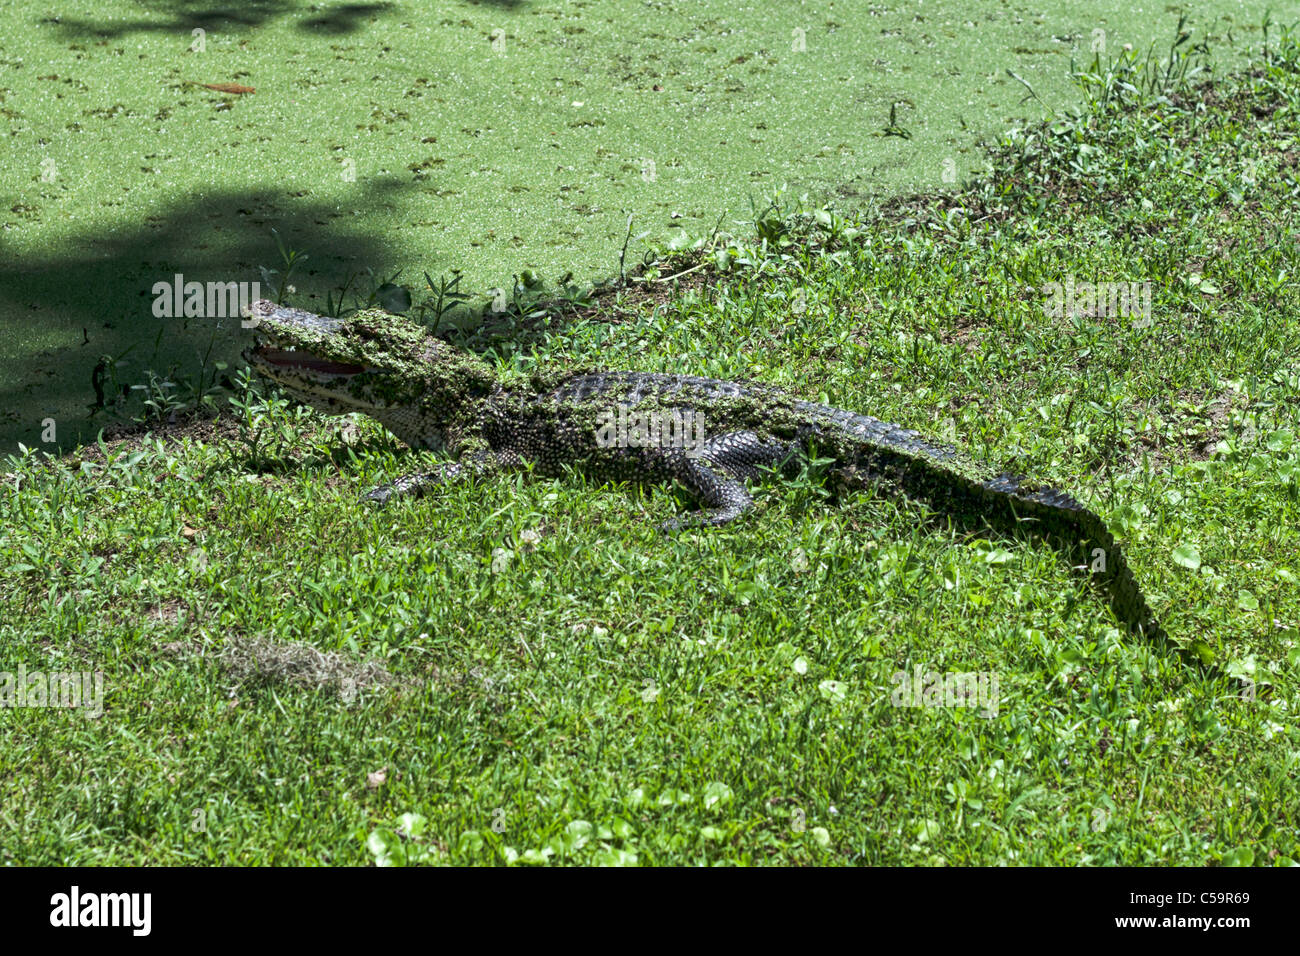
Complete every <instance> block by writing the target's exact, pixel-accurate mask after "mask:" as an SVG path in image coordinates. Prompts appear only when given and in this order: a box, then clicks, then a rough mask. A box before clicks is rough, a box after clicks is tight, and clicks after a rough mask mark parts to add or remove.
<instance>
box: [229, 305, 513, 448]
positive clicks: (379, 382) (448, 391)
mask: <svg viewBox="0 0 1300 956" xmlns="http://www.w3.org/2000/svg"><path fill="white" fill-rule="evenodd" d="M244 316H245V318H246V319H247V322H248V324H249V325H251V326H252V327H253V329H254V335H255V338H256V344H255V345H254V347H253V348H251V349H249V350H247V351H245V352H244V353H243V355H244V359H245V361H247V362H248V364H249V365H250V366H251V367H252V369H253V370H254V371H255V372H257V373H258V374H259V375H262V376H264V377H265V378H268V379H270V380H271V381H273V382H275V383H276V384H278V385H279V386H280V387H281V388H282V389H283V390H284V391H286V392H287V393H289V394H290V395H291V396H293V397H294V398H296V399H297V400H299V401H301V402H304V403H306V404H308V405H311V406H312V407H313V408H316V409H318V410H320V411H322V412H325V413H326V414H329V415H343V414H347V413H349V412H363V413H365V414H366V415H369V416H371V417H372V418H375V419H377V420H379V421H380V422H382V423H383V424H384V425H386V426H387V427H388V428H389V430H390V431H392V432H393V433H394V434H395V435H397V437H398V438H400V439H402V440H403V441H405V442H406V443H407V444H409V445H412V446H413V447H417V448H418V447H434V448H436V447H440V446H441V445H442V443H443V435H444V434H445V431H446V428H447V425H448V424H449V423H450V422H451V421H453V420H454V419H455V418H456V417H457V412H458V411H459V410H461V409H462V408H463V407H464V405H465V404H466V402H467V401H469V400H470V399H472V398H476V397H481V396H483V395H485V394H487V393H488V392H490V391H491V390H492V388H493V386H494V385H495V383H496V379H495V376H494V375H493V373H492V370H491V369H490V368H488V367H487V366H486V365H484V364H483V363H482V362H480V361H479V360H477V359H475V358H474V357H472V356H470V355H467V354H466V353H464V352H461V351H459V350H457V349H455V348H453V347H452V346H450V345H448V344H447V343H446V342H444V341H442V340H441V339H439V338H436V337H435V336H433V335H432V334H430V333H429V332H428V330H427V329H424V328H422V327H421V326H419V325H417V324H416V323H414V322H412V321H411V320H410V319H406V318H403V317H402V316H398V315H390V314H389V313H387V312H384V311H382V310H379V309H371V310H366V311H362V312H357V313H356V314H355V315H352V316H349V317H348V318H346V319H331V318H327V317H325V316H320V315H315V314H313V313H311V312H305V311H303V310H302V309H291V308H287V307H285V306H280V305H276V304H275V303H274V302H270V301H268V300H266V299H259V300H258V301H256V302H254V303H253V304H252V305H250V306H248V307H247V308H246V309H244Z"/></svg>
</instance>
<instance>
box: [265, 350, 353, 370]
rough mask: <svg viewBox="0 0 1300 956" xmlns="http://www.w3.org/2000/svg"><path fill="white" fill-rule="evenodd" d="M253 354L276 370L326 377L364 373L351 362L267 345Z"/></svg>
mask: <svg viewBox="0 0 1300 956" xmlns="http://www.w3.org/2000/svg"><path fill="white" fill-rule="evenodd" d="M253 354H254V355H256V356H257V357H258V358H259V359H261V360H262V361H264V362H266V363H268V364H270V365H274V366H275V367H276V368H285V369H308V370H310V371H313V372H323V373H325V374H327V375H358V374H360V373H361V372H364V371H365V367H364V366H361V365H354V364H352V363H351V362H335V361H333V360H332V359H324V358H321V357H320V356H318V355H312V354H311V353H310V352H300V351H297V350H296V349H277V348H272V347H271V346H269V345H258V346H257V347H256V348H255V349H253Z"/></svg>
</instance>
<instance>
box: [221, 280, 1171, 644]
mask: <svg viewBox="0 0 1300 956" xmlns="http://www.w3.org/2000/svg"><path fill="white" fill-rule="evenodd" d="M246 315H247V316H248V317H249V318H251V319H252V320H254V321H255V322H257V326H256V328H257V332H256V334H257V337H258V339H259V342H258V345H257V347H256V348H254V349H252V350H250V351H247V352H245V353H244V357H245V359H247V361H248V362H249V364H250V365H251V366H252V367H253V369H254V370H255V371H257V372H258V373H259V374H261V375H263V376H265V377H266V378H269V379H271V380H272V381H274V382H276V383H278V384H279V385H280V386H281V388H283V389H284V390H285V391H287V392H288V393H289V394H290V395H292V396H294V397H295V398H297V399H298V400H300V401H302V402H305V403H307V404H309V405H312V406H313V407H315V408H317V409H319V410H321V411H323V412H326V413H328V414H335V415H338V414H345V413H348V412H363V413H365V414H367V415H369V416H371V417H372V418H374V419H376V420H378V421H379V422H381V423H382V424H383V425H385V426H386V427H387V428H388V429H389V430H390V431H391V432H392V433H393V434H394V435H396V436H397V437H398V438H400V439H402V441H404V442H406V443H407V444H408V445H410V446H411V447H412V448H432V449H437V450H441V451H445V452H446V453H447V454H448V455H449V456H450V457H451V458H452V459H453V460H452V461H449V462H446V463H444V464H443V465H442V466H441V467H440V468H438V469H437V470H435V471H432V472H427V473H420V474H411V475H406V476H404V477H402V478H400V479H398V480H397V481H395V482H393V483H392V484H389V485H385V486H382V487H380V488H376V489H375V490H374V491H372V492H370V493H369V495H367V497H368V498H369V499H371V500H373V501H378V502H384V501H387V500H389V499H390V498H392V497H394V496H397V495H419V494H423V493H424V492H425V491H426V490H428V489H429V488H431V487H434V486H436V485H439V484H442V483H444V482H447V481H450V480H454V479H459V478H463V477H472V476H485V475H488V474H491V473H493V472H497V471H501V470H505V469H513V468H521V467H524V466H526V465H532V467H533V468H534V470H536V471H537V472H538V473H540V474H543V475H559V474H562V473H563V470H564V467H565V466H572V467H574V468H576V469H578V470H580V471H582V472H584V473H586V474H589V475H591V476H593V477H595V478H597V479H608V480H613V481H639V482H653V483H657V482H671V481H677V482H679V483H680V484H681V485H682V486H684V487H685V488H686V490H687V491H688V492H689V493H690V494H691V495H692V496H693V497H694V498H695V500H696V501H698V502H699V504H700V505H701V506H702V509H703V510H702V511H701V512H700V513H698V514H697V515H694V516H689V517H682V518H678V519H676V520H674V521H672V522H669V524H668V525H667V526H666V527H668V528H673V529H675V528H680V527H684V526H687V525H692V524H704V525H720V524H724V523H726V522H728V521H731V520H732V519H734V518H736V517H737V516H739V515H740V514H742V513H744V512H745V511H746V510H748V509H749V508H750V507H752V506H753V499H752V498H751V497H750V495H749V492H748V490H747V489H746V487H745V484H746V482H747V481H752V480H756V479H759V478H761V477H763V476H764V474H765V472H766V471H767V470H768V469H777V470H779V471H781V472H782V473H784V474H787V475H788V474H790V472H791V470H792V469H793V470H795V471H797V469H798V467H799V464H800V462H801V461H803V460H806V457H807V455H808V453H809V452H810V451H812V450H815V452H816V455H817V456H818V457H821V458H829V459H831V460H832V461H833V464H832V465H831V466H830V471H831V476H832V478H833V480H834V482H835V483H836V484H837V485H839V486H842V487H847V488H854V487H863V486H866V485H873V486H876V487H877V488H882V489H884V490H885V491H887V492H892V493H894V494H899V495H902V496H905V497H909V498H913V499H917V500H921V501H925V502H927V503H928V504H930V505H931V506H932V507H934V508H935V509H936V510H938V511H941V512H944V513H947V514H952V515H957V516H975V517H978V518H982V519H984V520H986V521H988V522H989V523H990V524H992V525H994V526H995V527H1003V528H1007V527H1017V526H1021V527H1025V528H1027V529H1028V530H1031V531H1033V532H1035V533H1038V534H1041V535H1043V536H1044V537H1046V538H1048V539H1049V540H1051V541H1053V543H1054V544H1056V545H1057V546H1058V547H1060V548H1061V549H1062V550H1063V551H1064V552H1065V553H1066V555H1067V557H1069V558H1071V559H1072V560H1074V559H1081V560H1082V562H1083V563H1084V564H1086V565H1088V566H1089V567H1091V568H1092V570H1093V573H1094V577H1095V579H1096V580H1097V581H1098V583H1099V584H1100V585H1101V586H1102V588H1103V589H1104V590H1105V592H1106V593H1107V594H1108V596H1109V598H1110V602H1111V605H1112V607H1113V609H1114V611H1115V614H1116V616H1117V617H1118V618H1119V619H1120V620H1121V621H1123V622H1124V623H1125V624H1126V625H1127V626H1128V627H1129V628H1130V629H1131V630H1132V631H1133V632H1134V633H1137V634H1144V635H1145V636H1147V637H1150V638H1156V639H1163V638H1164V637H1165V632H1164V630H1163V629H1162V628H1161V627H1160V625H1159V624H1157V623H1156V621H1155V619H1154V617H1153V615H1152V613H1151V610H1150V608H1149V607H1148V606H1147V603H1146V599H1145V598H1144V597H1143V595H1142V591H1141V588H1139V586H1138V584H1137V581H1136V579H1135V578H1134V576H1133V573H1132V572H1131V571H1130V570H1129V568H1128V564H1127V562H1126V561H1125V559H1124V555H1123V553H1122V552H1121V550H1120V548H1119V546H1118V545H1116V543H1115V539H1114V538H1113V536H1112V535H1111V533H1110V531H1109V530H1107V528H1106V524H1105V522H1104V521H1102V519H1101V518H1100V517H1099V516H1098V515H1096V514H1095V513H1093V512H1092V511H1090V510H1088V509H1087V508H1085V507H1084V506H1083V505H1081V504H1079V503H1078V502H1077V501H1075V500H1074V499H1073V498H1071V497H1070V496H1069V495H1067V494H1064V493H1063V492H1060V491H1055V490H1053V489H1051V488H1046V487H1041V486H1037V485H1034V484H1032V483H1030V482H1028V481H1027V480H1025V479H1023V478H1020V477H1015V476H1012V475H1008V474H1005V473H1000V472H997V471H996V470H993V469H990V468H988V467H986V466H984V465H982V464H980V463H978V462H976V461H974V460H973V459H971V458H969V457H967V456H966V455H964V454H962V453H961V452H959V451H958V450H957V449H955V448H951V447H949V446H946V445H941V444H937V443H935V442H932V441H929V440H928V439H926V438H923V437H922V436H921V435H919V434H918V433H917V432H914V431H910V430H908V429H905V428H900V427H898V426H897V425H891V424H889V423H887V422H882V421H880V420H878V419H875V418H871V417H868V416H866V415H858V414H855V413H853V412H848V411H843V410H841V409H838V408H832V407H830V406H827V405H819V404H816V403H814V402H807V401H801V400H800V399H797V398H794V397H793V396H790V395H787V394H785V393H783V392H781V391H779V390H778V389H776V388H774V387H772V386H767V385H761V384H753V383H746V384H738V383H734V382H724V381H718V380H715V379H707V378H696V377H692V376H685V375H657V374H646V373H640V372H602V373H590V374H577V375H572V376H569V377H567V378H565V379H562V380H559V381H558V382H553V383H549V384H544V385H542V386H541V387H540V388H538V389H537V390H509V389H506V388H505V387H503V386H502V384H501V383H500V382H499V381H498V380H497V379H496V376H495V375H494V373H493V372H492V371H491V370H490V369H489V368H488V367H487V366H486V365H484V364H483V363H482V362H481V361H479V360H477V359H475V358H473V357H472V356H469V355H467V354H465V353H463V352H461V351H459V350H457V349H455V348H453V347H452V346H450V345H448V344H447V343H446V342H443V341H442V340H441V339H438V338H436V337H434V336H433V335H431V334H429V333H428V332H427V331H426V330H424V329H422V328H420V327H419V326H417V325H416V324H414V323H412V322H411V321H409V320H407V319H405V318H402V317H401V316H395V315H389V314H388V313H385V312H382V311H379V310H371V311H365V312H359V313H357V314H356V315H354V316H352V317H350V318H348V319H346V320H341V319H329V318H323V317H321V316H318V315H314V314H312V313H310V312H304V311H302V310H299V309H290V308H285V307H283V306H277V305H275V304H274V303H272V302H269V301H267V300H265V299H263V300H260V301H258V302H255V303H254V304H253V305H252V306H251V307H249V309H248V310H246ZM617 406H623V407H625V408H626V409H629V410H630V412H636V413H643V414H644V413H651V412H655V413H660V414H662V415H665V416H668V415H671V414H672V413H674V412H676V413H678V414H679V415H681V416H682V417H683V419H684V420H689V421H691V422H693V423H694V424H695V425H696V427H700V426H701V425H702V429H701V431H700V432H697V433H695V434H696V435H697V436H698V437H700V438H702V442H701V443H700V444H698V445H694V446H693V445H692V432H691V430H690V429H689V428H686V429H680V430H679V431H678V432H675V433H669V434H668V435H667V436H666V437H667V438H668V439H669V441H668V442H665V441H663V440H662V439H663V438H664V437H665V436H664V435H663V434H662V433H661V434H660V436H659V439H660V440H658V441H656V440H655V439H654V438H653V437H651V438H648V439H646V438H643V439H642V442H640V443H638V442H636V440H635V439H636V437H637V433H636V432H635V431H633V432H632V437H633V440H632V441H628V442H620V441H615V442H614V443H613V444H611V443H610V439H611V437H612V435H613V434H616V432H613V433H612V432H611V429H610V427H609V422H610V416H611V414H612V413H614V412H615V410H616V408H617ZM675 436H676V437H679V438H681V439H682V440H681V441H679V442H677V443H675V444H674V442H673V441H672V439H673V438H674V437H675ZM637 444H640V447H636V445H637Z"/></svg>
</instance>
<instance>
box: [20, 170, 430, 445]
mask: <svg viewBox="0 0 1300 956" xmlns="http://www.w3.org/2000/svg"><path fill="white" fill-rule="evenodd" d="M401 188H402V184H401V183H399V182H397V181H385V182H380V183H378V184H376V185H374V186H370V187H368V188H367V192H366V194H365V195H364V197H362V198H361V200H360V201H361V203H362V204H365V205H374V204H384V203H386V202H389V201H392V194H393V193H394V191H397V190H400V189H401ZM353 221H354V220H353V215H352V212H351V210H349V209H340V208H338V207H337V206H336V205H334V204H332V203H307V202H304V201H302V200H297V199H293V198H290V197H287V196H286V195H285V194H284V193H283V192H280V191H277V190H274V189H267V190H259V191H254V192H245V191H241V192H226V193H217V194H210V195H208V196H205V197H203V198H202V199H193V200H186V201H184V202H181V203H178V204H175V205H173V206H172V207H170V208H168V209H167V210H165V211H163V212H160V213H158V214H154V215H150V216H149V217H147V218H145V219H142V220H141V221H139V222H137V223H135V224H132V225H125V226H123V227H122V228H120V229H117V230H115V231H112V232H107V233H105V232H87V233H86V234H83V235H79V236H76V237H74V238H72V239H70V240H68V241H67V242H66V243H61V244H60V245H59V246H58V247H57V248H55V249H53V250H52V251H50V252H48V253H42V254H39V255H24V254H19V253H16V252H14V251H13V250H8V251H6V250H4V249H3V248H2V247H0V340H2V341H3V343H4V345H3V357H4V368H3V372H2V373H0V455H4V454H9V453H12V452H14V451H16V446H17V442H20V441H21V442H22V443H23V444H25V445H27V446H28V447H35V448H43V449H45V450H48V451H54V450H55V448H56V447H62V448H64V449H67V448H70V447H72V446H73V445H74V444H76V443H77V442H78V441H87V440H91V439H93V438H94V436H95V434H96V433H97V431H98V430H99V428H101V427H103V426H104V424H105V423H106V419H105V416H104V414H103V413H102V412H100V413H92V411H91V408H92V406H93V405H94V403H95V401H96V393H95V390H94V388H93V386H92V374H93V372H94V369H95V366H96V365H97V364H98V363H99V360H100V357H101V356H103V355H110V356H114V357H119V356H124V355H125V363H126V364H124V365H123V366H122V367H121V369H120V371H119V377H120V379H121V380H122V381H124V382H129V383H139V382H141V381H142V380H144V379H146V378H147V375H146V374H145V373H146V370H149V369H152V370H154V371H156V372H158V373H159V374H160V375H163V374H166V373H167V372H168V371H169V369H172V368H173V367H174V368H175V369H176V374H177V375H179V376H183V377H189V378H197V373H198V370H199V368H200V367H202V366H203V364H204V359H205V356H206V361H207V363H208V365H209V367H210V366H211V363H213V362H215V361H225V362H228V363H238V362H239V361H240V360H239V352H240V351H241V350H242V349H243V348H246V347H247V345H248V344H249V342H250V340H251V334H250V333H249V331H248V330H246V329H243V328H241V327H240V322H239V320H238V317H237V315H229V316H223V317H211V318H205V317H191V318H184V317H178V318H166V317H159V316H156V315H155V314H154V302H155V298H156V295H155V293H154V285H155V284H156V283H158V282H168V283H170V282H172V281H173V277H174V276H175V275H177V274H180V275H182V276H183V277H184V281H186V282H189V281H198V282H202V283H208V282H213V283H218V282H220V283H228V282H245V283H253V282H262V278H263V277H262V274H261V271H260V268H259V267H262V266H265V267H267V268H270V269H277V270H280V271H283V269H284V266H283V263H282V261H281V256H280V252H279V250H278V249H277V245H276V240H275V236H274V235H273V234H272V232H271V230H272V228H274V229H275V230H276V232H277V233H278V234H279V236H280V238H281V239H282V240H283V242H284V244H285V245H286V246H287V247H288V248H290V249H294V250H297V251H300V252H303V253H305V254H306V255H307V258H306V259H305V260H303V261H301V263H300V264H299V265H298V266H297V267H296V268H295V271H294V274H293V278H292V281H293V282H294V284H295V285H296V286H297V290H298V291H297V293H296V294H295V295H293V296H292V301H293V303H294V304H295V305H299V306H302V307H304V308H308V309H311V310H313V311H318V312H323V311H325V310H326V299H325V296H326V293H327V291H328V290H330V289H336V288H337V287H338V286H339V285H340V283H342V282H343V281H344V280H345V279H346V278H347V277H348V276H349V275H355V274H357V273H361V272H362V271H363V270H365V269H366V268H371V269H373V270H375V272H376V273H378V272H380V271H383V270H386V269H387V270H390V271H396V269H397V268H400V267H401V265H403V264H404V263H403V259H404V257H405V256H407V255H409V249H405V250H404V249H403V248H401V247H400V245H399V244H398V243H397V242H391V241H389V239H388V238H387V237H385V236H382V235H379V236H376V235H370V234H367V233H364V232H361V231H358V230H357V229H356V228H355V227H354V226H353V225H352V223H353ZM418 265H419V266H420V267H421V268H426V269H429V270H430V271H431V272H433V273H434V274H437V273H439V272H441V271H443V270H446V269H447V268H449V266H450V263H449V262H448V261H447V260H446V258H445V257H444V256H442V255H440V254H439V253H438V252H437V251H433V252H431V253H429V258H428V259H425V260H423V261H421V262H420V263H418ZM276 281H277V282H278V281H279V280H278V279H277V280H276ZM259 291H260V294H261V295H263V296H271V297H273V296H274V295H275V292H276V290H275V289H268V288H266V286H265V283H264V282H262V287H261V289H260V290H259ZM227 311H228V312H233V311H235V310H233V309H231V310H227ZM46 419H53V420H54V422H55V425H56V435H57V437H56V440H55V441H54V442H43V441H42V440H41V433H42V430H43V428H42V422H43V421H45V420H46Z"/></svg>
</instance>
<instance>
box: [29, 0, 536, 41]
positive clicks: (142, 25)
mask: <svg viewBox="0 0 1300 956" xmlns="http://www.w3.org/2000/svg"><path fill="white" fill-rule="evenodd" d="M465 3H466V5H468V6H474V7H479V6H483V7H490V8H492V9H495V10H505V11H517V10H521V9H522V8H523V7H524V6H525V5H526V3H525V0H465ZM139 6H142V7H144V8H145V9H146V10H148V11H150V12H151V13H152V14H153V17H152V18H150V19H142V18H136V19H132V20H83V19H75V18H70V17H64V16H51V17H45V18H44V19H42V21H41V22H42V23H47V24H52V25H54V26H57V27H58V28H59V29H60V30H62V31H63V32H65V33H67V34H68V35H69V36H75V37H88V36H96V37H109V38H117V37H121V36H125V35H126V34H128V33H189V32H190V31H192V30H195V29H202V30H207V31H209V32H219V31H222V30H226V31H238V30H240V29H251V28H254V27H260V26H263V25H265V24H268V23H272V22H274V21H276V20H280V19H284V18H289V17H296V16H298V15H299V14H304V13H310V14H314V16H309V17H307V18H306V19H301V20H298V22H297V24H296V26H297V29H299V30H302V31H304V32H308V33H328V34H335V35H340V36H341V35H343V34H347V33H353V32H355V31H357V30H359V29H361V28H362V27H364V26H365V25H366V24H367V23H369V22H371V21H374V20H376V19H377V18H378V17H380V16H382V15H385V14H393V13H398V12H400V11H401V10H402V4H400V3H396V2H389V0H380V2H374V3H339V4H332V5H324V4H318V3H302V2H299V0H248V2H245V3H239V4H228V5H223V4H214V3H212V2H210V0H139Z"/></svg>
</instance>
